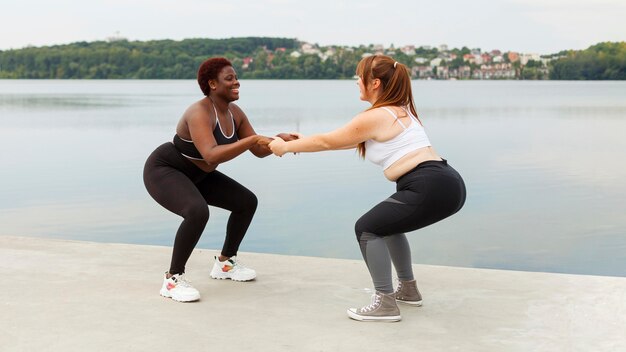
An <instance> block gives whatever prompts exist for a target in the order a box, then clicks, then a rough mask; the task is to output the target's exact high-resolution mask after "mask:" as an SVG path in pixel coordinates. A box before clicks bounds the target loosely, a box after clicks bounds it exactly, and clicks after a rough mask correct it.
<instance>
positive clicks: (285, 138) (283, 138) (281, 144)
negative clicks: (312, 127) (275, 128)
mask: <svg viewBox="0 0 626 352" xmlns="http://www.w3.org/2000/svg"><path fill="white" fill-rule="evenodd" d="M301 137H302V135H301V134H300V133H297V132H292V133H279V134H278V135H276V137H274V138H267V139H263V140H261V141H259V144H263V145H267V146H268V147H269V148H270V150H271V151H272V153H274V155H276V156H283V155H284V154H285V153H286V152H287V150H286V149H287V148H286V147H287V142H289V141H294V140H296V139H299V138H301ZM294 154H296V153H294Z"/></svg>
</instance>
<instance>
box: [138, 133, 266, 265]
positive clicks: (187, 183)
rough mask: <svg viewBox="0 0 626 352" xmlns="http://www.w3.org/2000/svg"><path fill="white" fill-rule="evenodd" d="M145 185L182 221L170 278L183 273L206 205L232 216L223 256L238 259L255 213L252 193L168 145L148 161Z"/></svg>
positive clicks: (201, 227)
mask: <svg viewBox="0 0 626 352" xmlns="http://www.w3.org/2000/svg"><path fill="white" fill-rule="evenodd" d="M143 180H144V184H145V185H146V189H147V190H148V193H150V195H151V196H152V198H154V200H156V201H157V203H159V204H161V205H162V206H163V207H164V208H165V209H167V210H169V211H171V212H172V213H175V214H178V215H180V216H182V217H183V222H182V223H181V224H180V227H179V228H178V231H177V232H176V239H175V241H174V249H173V253H172V262H171V264H170V270H169V272H170V274H182V273H184V272H185V264H186V263H187V260H188V259H189V257H190V256H191V253H192V252H193V249H194V248H195V246H196V244H197V243H198V240H199V239H200V236H201V235H202V232H203V231H204V227H205V226H206V223H207V221H208V220H209V207H208V205H213V206H216V207H219V208H222V209H226V210H230V211H231V214H230V217H229V218H228V224H227V225H226V239H225V240H224V247H223V248H222V255H223V256H226V257H232V256H234V255H236V254H237V251H238V249H239V245H240V244H241V241H242V240H243V237H244V235H245V234H246V231H247V230H248V226H250V223H251V222H252V217H253V216H254V213H255V211H256V207H257V198H256V196H255V195H254V193H252V192H251V191H250V190H248V189H247V188H245V187H244V186H242V185H240V184H239V183H237V182H236V181H235V180H233V179H231V178H229V177H228V176H226V175H224V174H222V173H221V172H219V171H212V172H209V173H207V172H204V171H202V170H200V169H199V168H198V167H197V166H196V165H194V164H193V163H192V162H191V161H189V160H188V159H187V158H185V157H184V156H182V155H181V154H180V153H179V152H178V150H177V149H176V148H175V147H174V145H173V144H172V143H165V144H163V145H161V146H159V147H158V148H157V149H156V150H155V151H154V152H153V153H152V154H151V155H150V156H149V157H148V160H147V161H146V165H145V167H144V171H143Z"/></svg>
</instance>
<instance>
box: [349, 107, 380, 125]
mask: <svg viewBox="0 0 626 352" xmlns="http://www.w3.org/2000/svg"><path fill="white" fill-rule="evenodd" d="M383 113H386V114H389V113H387V112H385V110H383V109H381V108H376V109H371V110H366V111H363V112H361V113H359V114H358V115H356V116H355V117H354V119H353V121H354V122H357V123H359V124H368V125H369V124H376V123H378V122H380V117H381V116H383Z"/></svg>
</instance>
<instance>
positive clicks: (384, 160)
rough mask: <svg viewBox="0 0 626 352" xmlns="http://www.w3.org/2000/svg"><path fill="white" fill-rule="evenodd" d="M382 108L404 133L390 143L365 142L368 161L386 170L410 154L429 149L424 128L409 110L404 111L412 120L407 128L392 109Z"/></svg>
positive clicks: (428, 141)
mask: <svg viewBox="0 0 626 352" xmlns="http://www.w3.org/2000/svg"><path fill="white" fill-rule="evenodd" d="M382 108H383V109H385V110H387V111H388V112H389V113H390V114H391V115H392V116H393V117H394V118H395V119H396V121H398V123H399V124H400V125H401V126H402V128H404V131H402V132H400V134H398V135H397V136H395V137H393V138H391V139H390V140H388V141H385V142H377V141H375V140H373V139H368V140H367V141H365V157H366V158H367V160H369V161H371V162H373V163H374V164H377V165H380V166H382V167H383V170H386V169H387V168H388V167H389V166H391V164H393V163H395V162H396V161H398V159H400V158H402V157H403V156H405V155H407V154H408V153H410V152H412V151H414V150H417V149H420V148H424V147H429V146H431V144H430V140H429V139H428V136H427V135H426V131H425V130H424V127H423V126H422V124H421V123H419V121H418V120H417V118H416V117H415V116H413V115H412V114H411V112H410V111H409V110H408V109H404V110H405V111H406V112H407V114H408V115H409V117H410V118H411V123H410V125H409V126H408V127H405V126H404V124H403V123H402V121H400V120H399V119H398V116H396V114H395V113H394V112H393V111H392V110H391V109H389V108H387V107H382Z"/></svg>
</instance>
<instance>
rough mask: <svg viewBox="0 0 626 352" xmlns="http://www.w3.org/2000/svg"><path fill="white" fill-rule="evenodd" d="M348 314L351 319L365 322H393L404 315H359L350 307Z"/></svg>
mask: <svg viewBox="0 0 626 352" xmlns="http://www.w3.org/2000/svg"><path fill="white" fill-rule="evenodd" d="M347 313H348V316H349V317H350V319H354V320H357V321H363V322H376V321H379V322H387V323H392V322H396V321H400V320H402V316H400V315H389V316H386V317H373V316H363V315H358V314H356V313H355V312H353V311H351V310H350V309H348V310H347Z"/></svg>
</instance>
